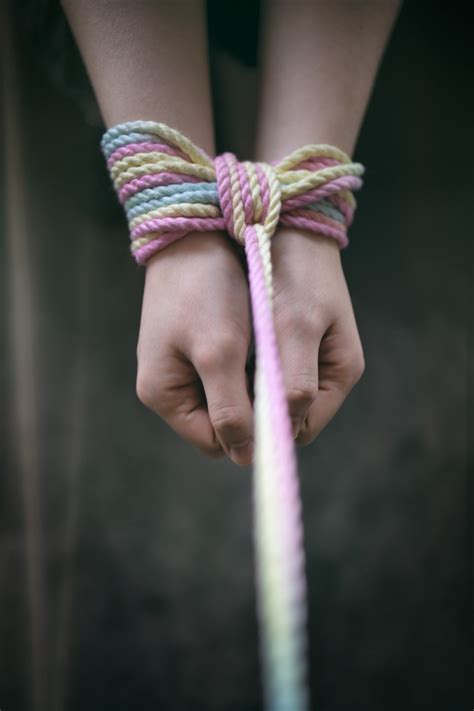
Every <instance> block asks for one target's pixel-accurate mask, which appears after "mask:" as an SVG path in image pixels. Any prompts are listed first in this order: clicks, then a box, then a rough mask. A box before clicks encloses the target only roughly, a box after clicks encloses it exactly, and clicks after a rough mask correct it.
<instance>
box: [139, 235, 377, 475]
mask: <svg viewBox="0 0 474 711" xmlns="http://www.w3.org/2000/svg"><path fill="white" fill-rule="evenodd" d="M272 263H273V284H274V319H275V328H276V336H277V342H278V348H279V352H280V357H281V362H282V368H283V376H284V382H285V387H286V391H287V396H288V402H289V410H290V416H291V419H292V424H293V436H294V437H295V440H296V443H297V444H299V445H307V444H309V443H310V442H311V441H312V440H314V438H315V437H316V436H317V435H318V434H319V433H320V432H321V430H322V429H323V428H324V427H325V425H326V424H327V423H328V422H329V421H330V420H331V419H332V417H333V416H334V415H335V413H336V412H337V410H338V409H339V407H340V406H341V404H342V403H343V401H344V399H345V398H346V397H347V395H348V393H349V392H350V390H351V389H352V387H353V386H354V385H355V384H356V383H357V381H358V380H359V378H360V377H361V375H362V373H363V371H364V356H363V351H362V346H361V342H360V338H359V333H358V330H357V325H356V321H355V317H354V312H353V309H352V304H351V299H350V296H349V291H348V288H347V284H346V280H345V277H344V273H343V270H342V265H341V258H340V251H339V246H338V245H337V243H336V242H335V241H334V240H332V239H330V238H328V237H324V236H320V235H315V234H312V233H310V232H306V231H304V230H300V229H298V230H296V229H291V228H283V227H279V228H278V229H277V231H276V233H275V235H274V236H273V237H272ZM251 338H252V327H251V312H250V296H249V289H248V283H247V277H246V270H245V258H244V256H243V254H242V249H241V248H240V247H238V246H237V244H236V243H234V242H233V240H231V239H230V238H229V236H228V235H227V234H225V233H223V232H207V233H203V232H199V233H197V232H193V233H190V234H188V235H187V236H186V237H184V238H183V239H181V240H178V241H177V242H175V243H173V244H172V245H170V246H169V247H167V248H166V249H164V250H162V251H160V252H158V253H157V254H155V255H154V256H153V257H152V258H151V259H150V261H149V262H148V265H147V271H146V279H145V290H144V296H143V306H142V317H141V325H140V335H139V339H138V349H137V357H138V371H137V394H138V397H139V398H140V400H141V401H142V403H143V404H144V405H146V406H147V407H148V408H150V409H151V410H153V411H154V412H156V413H157V414H158V415H160V416H161V417H162V418H163V419H164V420H165V421H166V422H167V423H168V424H169V425H170V426H171V427H172V428H173V429H174V430H175V431H176V432H177V433H178V434H179V435H181V436H182V437H184V438H185V439H186V440H188V441H189V442H190V443H191V444H192V445H194V446H195V447H197V448H199V449H200V450H201V451H203V452H205V453H206V454H208V455H210V456H212V457H219V456H223V455H224V453H225V454H227V455H228V456H229V457H230V458H231V459H232V460H233V461H234V462H235V463H236V464H239V465H242V466H245V465H247V464H250V463H251V461H252V457H253V440H252V437H253V407H252V397H253V396H252V384H253V373H248V372H247V370H246V365H247V360H248V353H249V346H250V343H251Z"/></svg>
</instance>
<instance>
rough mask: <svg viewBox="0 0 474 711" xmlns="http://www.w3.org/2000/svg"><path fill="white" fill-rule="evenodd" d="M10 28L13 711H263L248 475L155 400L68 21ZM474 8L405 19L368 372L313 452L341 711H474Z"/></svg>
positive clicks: (318, 666) (4, 658)
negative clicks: (154, 407) (191, 441)
mask: <svg viewBox="0 0 474 711" xmlns="http://www.w3.org/2000/svg"><path fill="white" fill-rule="evenodd" d="M0 7H1V15H0V20H1V29H2V39H1V43H2V47H1V49H2V55H1V56H2V64H1V76H2V106H1V111H0V130H1V132H2V137H3V141H2V143H1V149H0V150H1V164H2V168H3V169H2V173H1V177H0V180H1V193H0V199H1V203H0V204H1V223H0V278H1V285H2V286H1V294H2V298H1V301H0V339H1V340H0V344H1V351H0V354H1V355H0V357H1V369H0V387H1V391H0V709H1V710H2V711H46V709H47V710H48V711H64V710H65V709H67V710H68V711H76V710H79V709H84V708H87V709H89V711H99V710H100V711H105V710H106V709H114V711H119V710H121V709H124V710H125V709H127V710H128V709H130V708H137V709H140V708H155V709H160V710H162V711H181V710H184V709H196V711H199V710H200V709H203V710H205V711H217V710H219V711H256V710H257V709H260V708H261V692H260V682H259V665H258V651H257V650H258V647H257V628H256V618H255V601H254V587H253V551H252V537H251V470H250V469H245V470H242V469H239V468H237V467H236V466H234V465H233V464H232V463H230V462H229V461H224V460H221V461H211V460H207V459H206V458H205V457H204V456H201V455H200V454H198V453H197V452H196V451H195V450H194V449H192V448H191V446H189V445H187V444H186V443H184V442H183V441H181V440H180V439H179V438H178V437H177V436H176V435H175V434H174V433H173V432H172V431H171V430H169V429H168V427H167V426H166V425H165V424H164V423H163V422H161V421H160V420H159V419H158V418H157V417H156V416H154V415H153V414H151V413H150V412H148V411H146V410H145V408H144V407H143V406H141V405H140V403H139V402H138V400H137V398H136V396H135V365H136V361H135V348H136V340H137V335H138V325H139V318H140V306H141V292H142V285H143V270H141V269H140V268H139V267H137V266H136V265H135V264H134V263H133V262H132V260H131V258H130V255H129V252H128V239H127V226H126V221H125V218H124V216H123V214H122V212H121V208H120V207H119V205H118V203H117V201H116V197H115V194H114V193H113V190H112V186H111V184H110V182H109V177H108V175H107V172H106V168H105V162H104V160H103V157H102V154H101V153H100V150H99V140H100V137H101V135H102V131H103V127H102V123H101V119H100V115H99V113H98V110H97V106H96V104H95V101H94V98H93V95H92V92H91V90H90V87H89V83H88V80H87V77H86V75H85V72H84V69H83V67H82V63H81V60H80V57H79V55H78V53H77V50H76V48H75V45H74V41H73V39H72V37H71V35H70V32H69V30H68V28H67V25H66V21H65V19H64V17H63V15H62V13H61V10H60V9H59V7H57V5H56V4H55V3H54V2H45V1H41V0H36V1H29V2H28V1H25V0H22V1H21V2H15V3H13V2H11V3H8V2H7V1H6V0H5V2H3V3H1V5H0ZM208 7H209V36H210V43H211V48H210V57H211V74H212V81H213V92H214V101H215V105H216V108H215V111H216V132H217V140H218V150H219V151H222V150H225V149H231V150H236V151H237V152H239V154H240V155H242V157H246V156H245V152H246V151H247V150H250V148H249V140H250V139H249V136H250V134H251V128H252V125H253V123H254V121H255V117H254V115H253V112H252V102H251V101H249V105H248V107H247V108H246V109H245V111H243V112H242V111H240V112H238V111H237V108H238V107H237V106H236V101H235V97H233V95H232V94H230V93H229V92H224V91H223V83H224V82H225V80H228V81H229V82H232V81H234V80H235V81H239V82H240V83H241V84H242V85H243V86H245V87H246V91H247V93H248V96H249V97H250V98H252V97H255V96H256V94H257V92H258V82H257V73H256V68H255V61H256V60H255V57H256V36H257V35H256V32H255V33H254V32H253V31H246V32H245V33H243V29H244V28H249V27H254V28H256V27H257V24H256V23H257V22H258V4H257V3H252V2H247V3H243V4H242V3H239V5H238V6H237V5H234V4H230V3H229V4H227V3H220V2H216V1H214V2H209V3H208ZM462 7H463V5H462V4H461V3H456V2H453V3H449V4H448V3H432V2H414V1H413V0H411V1H410V0H408V1H407V2H406V3H405V4H404V6H403V9H402V11H401V14H400V17H399V20H398V23H397V25H396V27H395V30H394V33H393V36H392V38H391V41H390V44H389V46H388V49H387V51H386V54H385V57H384V60H383V63H382V66H381V69H380V73H379V76H378V80H377V84H376V86H375V90H374V93H373V97H372V101H371V104H370V108H369V110H368V113H367V116H366V120H365V123H364V127H363V130H362V133H361V136H360V140H359V143H358V146H357V150H356V153H355V158H356V159H357V160H360V161H362V162H363V163H364V164H365V165H366V166H367V173H366V176H365V188H364V190H363V191H362V193H361V194H360V196H359V208H358V213H357V217H356V220H355V224H354V226H353V227H352V229H351V245H350V247H349V249H348V250H347V251H346V252H345V254H344V266H345V272H346V276H347V279H348V282H349V285H350V289H351V293H352V298H353V301H354V308H355V312H356V316H357V319H358V323H359V328H360V332H361V337H362V341H363V344H364V347H365V354H366V361H367V367H366V373H365V375H364V377H363V379H362V381H361V382H360V383H359V385H358V386H357V387H356V389H355V391H354V392H353V394H352V395H351V396H350V398H349V400H348V401H347V403H346V405H345V406H344V407H343V409H342V411H341V412H340V413H339V414H338V416H337V417H336V419H335V420H334V422H332V423H331V424H330V425H329V427H328V428H327V429H326V430H325V431H324V432H323V434H322V435H321V436H320V437H319V438H318V440H317V441H316V442H315V443H314V444H313V445H312V446H310V447H308V448H306V449H301V450H299V452H298V456H299V465H300V477H301V487H302V498H303V508H304V525H305V537H306V554H307V573H308V585H309V616H310V664H311V687H312V695H313V699H314V706H315V708H317V709H319V711H349V709H350V710H351V711H379V710H380V709H384V711H392V710H393V711H395V709H396V710H397V711H398V710H399V709H404V711H415V710H416V711H419V710H420V709H430V710H431V711H441V710H447V709H449V710H451V709H452V710H454V709H456V711H458V710H461V709H471V708H472V707H473V706H474V694H473V681H472V679H473V677H472V669H473V655H472V649H473V647H472V640H473V624H472V623H473V614H472V612H473V586H472V581H473V556H472V553H473V545H472V544H473V513H472V505H473V493H472V492H473V484H472V465H473V443H472V442H473V437H472V435H473V431H472V428H473V421H472V383H473V380H472V372H473V343H472V335H473V311H472V305H473V256H474V255H473V249H472V242H473V231H472V220H471V219H470V210H472V201H473V197H472V196H473V190H474V176H473V160H472V159H473V133H472V126H473V118H474V114H473V94H472V90H471V83H472V76H473V69H474V67H473V59H472V33H471V28H470V25H469V23H468V20H467V16H463V14H462V12H463V11H462ZM250 20H251V21H250ZM229 26H231V27H232V28H234V30H235V34H234V35H231V34H229V32H228V27H229ZM223 27H227V32H226V36H227V38H228V39H227V42H226V45H222V44H221V42H220V39H219V37H222V34H223V31H222V28H223ZM242 36H245V37H246V40H245V42H244V43H243V44H242V43H241V37H242ZM233 131H238V136H237V135H235V137H234V139H233V142H232V145H228V144H226V140H229V139H228V138H227V139H226V136H227V137H229V136H232V135H233Z"/></svg>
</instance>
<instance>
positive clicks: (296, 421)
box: [291, 417, 301, 439]
mask: <svg viewBox="0 0 474 711" xmlns="http://www.w3.org/2000/svg"><path fill="white" fill-rule="evenodd" d="M300 429H301V419H300V418H299V417H295V418H293V419H292V420H291V431H292V433H293V439H296V438H297V437H298V435H299V433H300Z"/></svg>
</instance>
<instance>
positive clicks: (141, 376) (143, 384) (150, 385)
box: [135, 370, 158, 410]
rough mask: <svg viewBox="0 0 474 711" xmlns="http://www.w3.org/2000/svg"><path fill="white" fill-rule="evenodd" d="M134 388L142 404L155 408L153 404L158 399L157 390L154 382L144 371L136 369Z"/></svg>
mask: <svg viewBox="0 0 474 711" xmlns="http://www.w3.org/2000/svg"><path fill="white" fill-rule="evenodd" d="M135 389H136V393H137V397H138V399H139V400H140V402H141V403H142V405H145V407H148V408H149V409H150V410H152V409H155V404H156V401H157V399H158V390H157V386H156V383H155V382H154V381H152V379H151V378H150V376H149V375H148V374H147V373H146V372H145V373H144V372H142V371H140V370H139V371H138V373H137V380H136V386H135Z"/></svg>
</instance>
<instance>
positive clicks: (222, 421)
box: [209, 405, 247, 436]
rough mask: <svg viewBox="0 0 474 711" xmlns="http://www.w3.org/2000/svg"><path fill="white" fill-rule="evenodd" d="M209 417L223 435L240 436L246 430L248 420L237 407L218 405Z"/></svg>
mask: <svg viewBox="0 0 474 711" xmlns="http://www.w3.org/2000/svg"><path fill="white" fill-rule="evenodd" d="M209 417H210V419H211V422H212V426H213V427H214V429H215V430H216V431H217V432H219V434H221V435H223V436H224V435H232V434H238V433H240V432H243V431H245V430H246V424H247V423H246V418H245V416H244V413H243V412H242V411H241V409H240V408H239V407H238V406H236V405H218V406H215V407H213V408H212V409H211V411H210V412H209Z"/></svg>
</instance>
